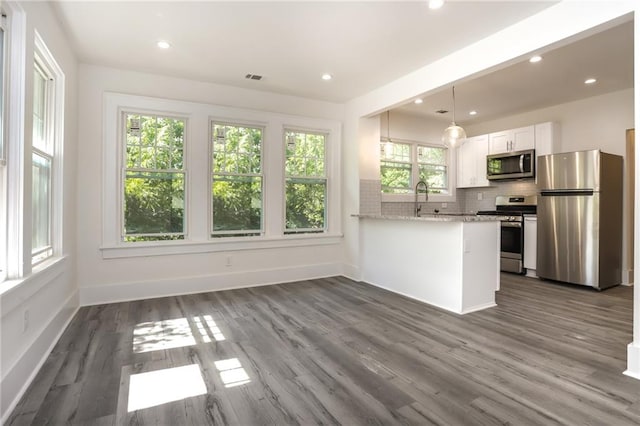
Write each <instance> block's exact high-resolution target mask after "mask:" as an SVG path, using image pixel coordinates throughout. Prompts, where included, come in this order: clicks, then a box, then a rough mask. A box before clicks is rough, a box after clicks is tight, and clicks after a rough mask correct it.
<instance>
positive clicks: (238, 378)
mask: <svg viewBox="0 0 640 426" xmlns="http://www.w3.org/2000/svg"><path fill="white" fill-rule="evenodd" d="M215 365H216V368H217V369H218V371H219V372H220V378H221V379H222V383H224V386H225V387H226V388H232V387H234V386H240V385H244V384H247V383H249V382H251V379H250V378H249V375H248V374H247V372H246V371H245V370H244V368H242V364H241V363H240V361H239V360H238V358H229V359H223V360H220V361H216V362H215Z"/></svg>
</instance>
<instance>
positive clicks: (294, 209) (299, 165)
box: [285, 131, 327, 233]
mask: <svg viewBox="0 0 640 426" xmlns="http://www.w3.org/2000/svg"><path fill="white" fill-rule="evenodd" d="M325 140H326V136H325V135H323V134H314V133H304V132H294V131H287V132H285V143H286V164H285V176H286V183H285V197H286V207H285V222H286V224H285V227H286V231H285V232H286V233H295V232H323V231H324V230H325V226H326V216H325V213H326V201H327V179H326V170H325V167H326V164H325Z"/></svg>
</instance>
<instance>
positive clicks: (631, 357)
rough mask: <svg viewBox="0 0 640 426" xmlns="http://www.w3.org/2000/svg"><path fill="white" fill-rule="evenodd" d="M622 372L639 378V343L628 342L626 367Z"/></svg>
mask: <svg viewBox="0 0 640 426" xmlns="http://www.w3.org/2000/svg"><path fill="white" fill-rule="evenodd" d="M624 374H625V375H627V376H629V377H633V378H634V379H638V380H640V343H636V342H633V343H629V345H628V346H627V369H626V370H625V371H624Z"/></svg>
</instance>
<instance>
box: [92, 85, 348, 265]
mask: <svg viewBox="0 0 640 426" xmlns="http://www.w3.org/2000/svg"><path fill="white" fill-rule="evenodd" d="M141 110H143V111H148V112H149V113H154V114H158V115H163V116H179V117H186V118H187V119H188V120H187V127H188V128H187V129H186V132H185V135H187V136H186V137H187V139H186V140H185V155H186V156H188V157H189V159H190V160H193V159H194V157H198V156H205V155H207V156H210V155H208V153H209V145H210V140H209V136H210V132H209V130H208V128H209V127H210V126H211V125H210V120H211V119H213V120H214V121H223V122H229V123H251V125H256V124H257V123H260V126H261V127H264V133H263V138H264V140H263V147H264V148H265V150H264V152H263V157H264V158H263V166H264V167H263V169H264V170H263V175H264V179H263V181H264V183H265V185H266V186H267V188H266V189H265V191H264V194H265V199H264V200H263V202H264V209H265V210H264V220H265V221H267V223H265V224H264V230H265V235H264V236H261V237H257V239H263V240H265V241H269V239H270V238H276V237H280V238H282V239H283V240H285V239H288V238H289V237H290V236H284V235H282V233H283V230H282V228H283V226H278V224H279V223H282V222H283V220H284V218H282V217H278V218H276V217H274V213H276V212H278V213H279V212H280V211H279V209H277V208H274V206H276V205H278V203H279V200H280V201H282V202H284V190H283V187H282V186H281V185H280V184H279V181H278V180H277V177H279V176H282V173H283V172H282V170H281V169H284V158H283V157H282V156H283V155H284V149H282V146H281V145H282V143H281V141H282V140H283V134H282V131H283V129H289V128H293V129H307V130H313V131H314V132H316V131H317V132H321V133H324V134H326V135H327V138H326V144H327V145H326V146H327V148H326V149H327V151H326V155H327V157H326V158H327V159H328V160H329V161H328V164H327V179H328V181H327V185H328V199H327V210H328V211H327V229H326V232H325V234H324V235H326V236H328V237H335V236H337V235H341V229H342V221H341V217H340V214H341V201H342V196H341V190H342V185H341V183H342V181H341V175H340V173H341V162H340V153H341V150H342V133H341V131H342V125H341V123H340V122H339V121H336V120H326V119H317V118H311V117H302V116H295V115H286V114H280V113H272V112H266V111H256V110H249V109H241V108H235V107H227V106H221V105H213V104H205V103H198V102H186V101H178V100H172V99H163V98H152V97H146V96H137V95H127V94H120V93H112V92H105V93H104V95H103V111H102V120H103V126H102V127H103V141H102V155H103V175H102V221H103V224H102V225H103V226H102V245H103V248H104V249H106V251H110V249H111V248H116V247H120V248H124V247H128V246H131V245H133V244H132V243H125V242H122V241H120V233H121V232H120V230H121V229H122V226H123V225H122V218H121V217H122V215H121V210H122V209H121V205H122V196H121V191H120V188H121V187H122V182H121V179H122V178H121V175H120V174H121V166H122V165H121V158H122V141H121V139H122V134H121V133H122V132H121V129H122V112H123V111H141ZM196 123H200V124H202V123H206V124H203V125H204V126H206V128H202V129H200V128H199V127H197V128H196V125H197V126H200V124H196ZM196 135H199V136H196ZM205 135H209V136H205ZM205 137H206V138H207V140H204V138H205ZM278 155H279V156H280V158H277V156H278ZM195 163H196V162H193V163H189V166H188V168H187V169H186V173H187V177H186V179H187V182H188V184H187V187H186V191H187V193H186V194H185V200H186V201H185V202H186V203H187V204H186V205H185V215H186V217H187V219H191V220H197V221H198V222H197V223H187V224H186V226H187V229H188V233H187V235H186V240H185V241H184V242H185V243H187V245H188V244H193V243H196V242H198V243H199V242H203V241H206V242H208V243H209V244H210V246H213V245H218V244H219V245H220V246H221V247H225V245H224V244H221V241H222V239H219V238H211V237H210V235H208V234H207V233H206V232H207V230H208V229H209V225H208V224H207V223H200V222H201V221H202V220H203V216H201V215H197V214H196V213H195V212H194V213H191V210H192V209H191V207H192V203H194V204H196V203H201V202H202V201H201V200H200V199H199V198H198V197H197V196H196V195H200V196H202V193H201V192H200V191H199V188H209V189H208V192H210V179H211V178H210V173H209V170H204V167H207V168H210V167H208V166H210V162H207V164H208V166H206V165H205V164H204V162H202V163H200V162H198V163H197V164H198V165H196V164H195ZM192 174H193V175H195V176H197V177H198V181H196V180H195V179H191V178H190V177H189V176H190V175H192ZM203 178H206V180H202V179H203ZM191 195H194V196H193V197H191ZM269 197H270V198H269ZM206 199H207V200H210V195H207V198H206ZM208 204H211V203H208ZM204 209H205V207H204V206H203V208H202V211H204ZM206 209H209V207H206ZM196 217H197V218H198V219H195V218H196ZM209 218H210V215H209V217H207V218H204V220H205V221H207V222H209V221H210V219H209ZM247 241H250V240H249V239H247ZM136 245H137V247H141V245H139V244H136ZM150 245H154V246H158V247H167V246H168V244H164V243H163V242H153V244H149V246H150ZM226 249H228V247H227V248H226ZM232 250H233V248H232ZM205 251H212V250H205ZM213 251H219V250H213ZM160 253H162V250H160ZM180 253H184V252H182V251H181V252H180ZM103 255H104V253H103ZM143 255H144V254H143ZM107 256H108V255H107ZM107 256H105V257H107ZM117 257H124V252H122V253H119V254H118V256H117Z"/></svg>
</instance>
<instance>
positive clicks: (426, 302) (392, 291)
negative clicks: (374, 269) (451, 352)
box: [361, 281, 491, 315]
mask: <svg viewBox="0 0 640 426" xmlns="http://www.w3.org/2000/svg"><path fill="white" fill-rule="evenodd" d="M361 282H363V283H365V284H369V285H372V286H374V287H378V288H381V289H383V290H387V291H390V292H391V293H395V294H399V295H400V296H404V297H406V298H408V299H412V300H417V301H418V302H422V303H424V304H425V305H429V306H433V307H436V308H438V309H442V310H444V311H447V312H453V313H454V314H458V315H463V314H465V313H467V312H464V311H462V310H460V311H456V310H454V309H450V308H447V307H446V306H442V305H438V304H436V303H432V302H428V301H426V300H424V299H421V298H419V297H416V296H411V295H409V294H407V293H403V292H401V291H397V290H394V289H392V288H389V287H386V286H383V285H380V284H376V283H374V282H371V281H361ZM490 306H491V305H490ZM490 306H486V307H490ZM480 309H484V308H480ZM476 310H478V309H476ZM471 312H472V311H471Z"/></svg>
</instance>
